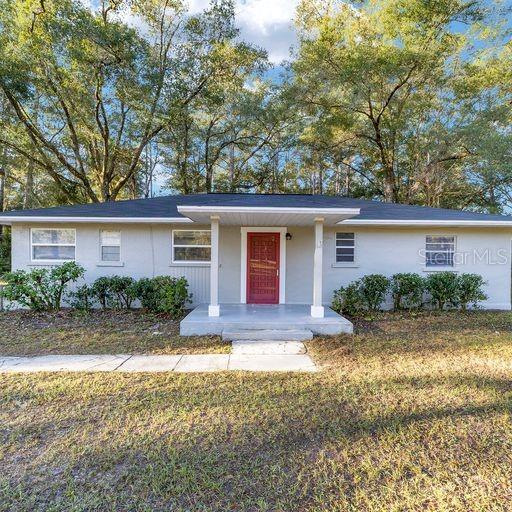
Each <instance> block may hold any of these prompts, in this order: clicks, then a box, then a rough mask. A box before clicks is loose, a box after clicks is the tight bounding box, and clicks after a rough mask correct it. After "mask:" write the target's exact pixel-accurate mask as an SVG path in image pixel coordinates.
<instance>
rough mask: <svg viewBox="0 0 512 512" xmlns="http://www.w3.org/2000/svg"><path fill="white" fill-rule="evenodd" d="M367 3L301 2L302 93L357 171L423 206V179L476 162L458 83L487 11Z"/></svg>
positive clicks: (472, 6)
mask: <svg viewBox="0 0 512 512" xmlns="http://www.w3.org/2000/svg"><path fill="white" fill-rule="evenodd" d="M358 5H359V7H358V8H356V7H354V6H352V5H350V4H348V3H346V2H341V1H333V0H331V1H328V2H324V1H320V0H303V1H302V2H301V4H300V6H299V9H298V14H297V27H298V29H299V48H298V52H297V53H298V54H297V60H296V62H294V63H293V69H294V71H295V87H296V90H297V91H298V92H297V94H298V96H299V97H300V98H303V99H304V102H303V103H304V105H305V107H306V108H307V111H308V113H309V115H311V116H312V117H313V118H315V117H316V119H317V120H318V122H320V123H322V124H323V125H326V126H327V128H328V130H325V129H324V131H323V133H324V134H326V133H328V136H329V139H330V140H331V141H332V143H333V145H340V146H342V147H344V148H345V149H347V148H350V153H353V154H356V155H357V158H356V159H352V160H351V162H350V163H347V165H349V166H350V167H351V168H352V169H353V171H354V172H355V173H357V174H359V175H360V176H361V177H363V178H364V179H366V180H368V183H369V185H370V187H371V189H372V190H373V191H374V192H375V193H376V194H378V195H380V196H382V198H383V199H384V200H386V201H409V202H411V201H416V200H417V198H416V197H411V188H410V186H411V183H414V184H415V186H417V183H416V181H417V179H416V177H414V176H413V171H414V172H415V173H416V174H417V175H418V176H420V175H423V176H425V175H427V176H430V175H431V174H432V172H433V171H434V170H438V171H440V172H450V171H449V170H450V166H452V164H453V162H460V161H462V160H464V159H466V158H470V157H471V156H472V152H471V150H470V149H469V148H468V146H467V145H466V143H465V140H464V139H463V137H462V136H461V132H457V133H455V132H456V131H458V128H459V126H458V123H459V122H463V121H464V120H463V119H461V118H457V117H455V118H453V117H452V118H450V115H451V114H452V113H453V112H454V111H456V109H457V103H456V102H457V99H456V98H455V96H454V91H453V81H454V79H455V78H457V76H458V74H459V73H461V72H462V69H461V62H462V61H463V60H464V59H468V58H471V55H474V52H472V43H473V42H474V41H472V39H471V37H470V35H469V34H472V33H475V32H476V28H477V25H478V23H480V22H481V21H482V19H483V18H484V15H485V14H486V13H485V8H484V6H483V3H482V2H478V1H466V0H436V1H435V2H430V1H425V2H423V1H418V0H371V1H367V2H364V3H362V4H358ZM461 26H466V27H469V28H467V29H465V30H461V29H460V27H461ZM473 29H475V30H473ZM450 105H451V106H452V107H451V108H449V107H450ZM454 107H455V108H454ZM438 114H439V115H438ZM413 140H415V142H414V143H412V142H411V141H413ZM418 152H419V153H418ZM415 159H416V160H415ZM413 168H414V169H413ZM418 188H421V187H418ZM436 201H437V199H436ZM436 201H434V202H436Z"/></svg>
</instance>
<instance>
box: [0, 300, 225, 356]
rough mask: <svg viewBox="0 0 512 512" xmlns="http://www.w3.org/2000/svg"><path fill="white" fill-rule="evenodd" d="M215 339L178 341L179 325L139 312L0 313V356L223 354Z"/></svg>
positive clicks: (163, 317)
mask: <svg viewBox="0 0 512 512" xmlns="http://www.w3.org/2000/svg"><path fill="white" fill-rule="evenodd" d="M229 351H230V344H229V343H223V342H222V341H221V339H220V338H219V337H218V336H202V337H191V338H182V337H180V336H179V323H178V322H177V321H174V320H172V319H170V318H169V317H167V316H165V315H153V314H150V313H146V312H143V311H140V310H134V311H105V312H104V311H94V312H91V313H89V314H84V313H80V312H76V311H62V312H59V313H56V314H55V313H31V312H28V311H12V312H4V313H0V355H9V356H22V355H29V356H32V355H46V354H121V353H124V354H126V353H128V354H205V353H228V352H229Z"/></svg>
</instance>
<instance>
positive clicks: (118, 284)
mask: <svg viewBox="0 0 512 512" xmlns="http://www.w3.org/2000/svg"><path fill="white" fill-rule="evenodd" d="M109 292H110V301H111V307H113V308H116V309H122V308H125V309H130V308H131V307H132V304H133V301H134V300H135V299H136V298H137V288H136V282H135V280H134V279H133V278H132V277H128V276H123V277H122V276H111V277H109Z"/></svg>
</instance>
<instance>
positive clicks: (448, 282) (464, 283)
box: [332, 271, 487, 316]
mask: <svg viewBox="0 0 512 512" xmlns="http://www.w3.org/2000/svg"><path fill="white" fill-rule="evenodd" d="M484 285H485V281H484V279H483V278H482V276H480V275H478V274H460V275H458V274H456V273H455V272H450V271H445V272H432V273H431V274H429V275H428V277H426V278H424V277H422V276H420V275H419V274H415V273H398V274H395V275H393V276H392V277H391V279H388V278H387V277H385V276H383V275H380V274H370V275H367V276H364V277H362V278H361V279H358V280H356V281H353V282H352V283H349V284H348V285H347V286H345V287H343V286H342V287H341V288H339V289H338V290H335V291H334V295H333V300H332V308H333V309H334V310H335V311H337V312H338V313H344V314H347V315H350V316H358V315H360V314H364V313H365V312H376V311H379V310H380V309H381V308H382V306H383V303H384V301H385V299H386V296H387V293H388V292H390V294H391V298H392V299H393V309H394V310H395V311H399V310H403V309H417V308H421V307H424V306H425V305H426V304H429V305H430V306H431V307H433V308H434V309H438V310H443V309H446V308H457V309H462V310H466V309H467V308H468V307H469V306H472V307H478V303H479V302H480V301H482V300H485V299H487V296H486V295H485V293H484V292H483V290H482V288H483V286H484Z"/></svg>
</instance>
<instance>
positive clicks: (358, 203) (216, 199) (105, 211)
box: [0, 194, 512, 222]
mask: <svg viewBox="0 0 512 512" xmlns="http://www.w3.org/2000/svg"><path fill="white" fill-rule="evenodd" d="M178 205H194V206H208V205H216V206H246V207H248V206H273V207H278V208H279V207H305V208H308V207H309V208H329V207H338V208H360V209H361V213H360V215H359V216H357V217H356V218H357V219H360V220H392V221H404V220H407V221H410V220H427V221H428V220H446V221H450V220H453V221H493V220H497V221H510V222H512V216H507V215H490V214H483V213H473V212H469V211H460V210H448V209H443V208H428V207H424V206H411V205H403V204H391V203H383V202H379V201H368V200H364V199H352V198H350V197H340V196H326V195H308V194H191V195H171V196H162V197H155V198H151V199H135V200H128V201H116V202H109V203H89V204H82V205H73V206H57V207H54V208H39V209H33V210H15V211H10V212H4V213H2V214H0V220H1V219H2V218H5V219H6V220H7V219H8V218H9V217H27V220H28V217H34V216H37V217H83V218H87V217H108V218H113V219H114V218H128V217H132V218H133V217H142V218H146V219H151V218H162V217H182V215H180V214H179V213H178V210H177V206H178Z"/></svg>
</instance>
